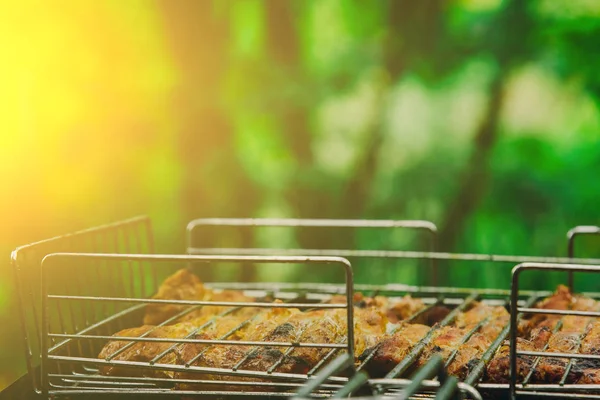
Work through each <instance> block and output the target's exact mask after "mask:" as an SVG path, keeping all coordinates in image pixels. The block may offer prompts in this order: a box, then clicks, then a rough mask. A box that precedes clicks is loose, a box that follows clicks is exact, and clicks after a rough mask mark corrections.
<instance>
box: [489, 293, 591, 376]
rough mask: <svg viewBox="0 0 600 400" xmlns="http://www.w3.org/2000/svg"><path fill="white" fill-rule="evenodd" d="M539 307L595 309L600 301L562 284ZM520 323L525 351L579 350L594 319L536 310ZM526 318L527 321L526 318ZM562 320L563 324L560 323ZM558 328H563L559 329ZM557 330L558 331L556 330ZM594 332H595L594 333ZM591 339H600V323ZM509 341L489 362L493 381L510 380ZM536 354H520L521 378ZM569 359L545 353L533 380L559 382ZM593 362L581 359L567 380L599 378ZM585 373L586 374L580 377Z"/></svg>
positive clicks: (518, 366) (520, 339)
mask: <svg viewBox="0 0 600 400" xmlns="http://www.w3.org/2000/svg"><path fill="white" fill-rule="evenodd" d="M535 307H536V308H543V309H557V310H577V311H593V310H596V309H598V307H599V306H598V302H597V301H595V300H593V299H591V298H588V297H585V296H580V295H575V296H574V295H571V293H570V291H569V289H568V288H567V287H565V286H562V285H560V286H559V287H558V289H557V290H556V292H555V293H554V294H553V295H552V296H550V297H548V298H546V299H544V300H542V301H541V302H539V303H537V304H536V306H535ZM525 321H526V322H524V323H522V324H521V325H520V326H519V336H524V337H526V338H528V340H526V339H524V338H519V340H518V341H517V348H518V349H519V350H525V351H542V350H544V349H545V351H548V352H554V353H558V352H560V353H562V352H567V353H568V352H576V351H577V350H578V346H579V344H578V343H579V341H580V339H581V335H585V332H586V326H588V324H589V323H590V321H591V319H590V318H588V317H580V316H564V317H563V316H561V315H555V314H534V315H533V316H529V319H527V320H525ZM522 322H523V321H522ZM559 322H560V325H558V324H559ZM593 325H595V324H592V328H591V329H590V330H589V332H588V333H587V335H586V336H585V338H587V337H590V336H589V335H590V334H592V331H593ZM558 328H560V330H558V331H556V330H557V329H558ZM554 331H556V332H554ZM593 336H594V335H593V334H592V337H593ZM590 341H591V342H593V341H596V342H597V343H600V326H599V327H598V336H597V338H596V339H591V340H590ZM584 344H585V339H584V341H583V343H582V344H581V349H580V350H581V352H584V351H585V350H584ZM599 347H600V345H599ZM508 349H509V342H508V341H505V343H504V344H503V345H502V346H501V347H500V348H499V349H498V351H497V352H496V355H495V356H494V358H493V359H492V361H491V362H490V363H489V365H488V367H487V375H488V378H489V379H490V380H491V381H492V382H502V383H506V382H508V374H509V371H508V369H509V358H508V354H509V350H508ZM535 360H536V357H531V356H518V359H517V370H518V378H519V380H523V379H524V378H525V376H527V374H528V373H529V371H530V370H531V367H532V366H533V364H534V362H535ZM568 362H569V360H568V359H559V358H549V357H542V358H540V359H539V362H538V364H537V366H536V368H535V371H534V372H533V374H532V381H533V382H539V383H557V382H559V381H560V380H561V378H562V376H563V375H564V373H565V370H566V366H567V365H568ZM588 367H589V364H587V365H586V363H585V362H581V361H580V362H577V363H576V364H575V365H574V366H573V368H572V369H571V371H570V373H569V376H568V377H567V382H575V381H577V380H578V379H579V380H580V381H582V382H583V380H585V379H587V381H588V383H589V382H590V381H592V380H594V379H596V376H598V374H596V373H595V372H594V371H593V368H588ZM582 376H585V377H586V378H580V377H582Z"/></svg>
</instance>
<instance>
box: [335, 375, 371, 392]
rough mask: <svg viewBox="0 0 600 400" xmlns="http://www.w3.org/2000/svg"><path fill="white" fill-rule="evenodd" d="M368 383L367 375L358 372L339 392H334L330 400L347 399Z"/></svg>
mask: <svg viewBox="0 0 600 400" xmlns="http://www.w3.org/2000/svg"><path fill="white" fill-rule="evenodd" d="M368 383H369V375H367V373H366V372H364V371H361V372H358V373H356V374H355V375H354V376H352V377H351V378H350V379H349V380H348V383H346V384H345V385H344V386H343V387H342V388H341V389H340V390H338V391H337V392H335V394H334V395H333V396H331V398H332V399H344V398H346V397H349V396H351V395H352V394H353V393H355V392H356V391H357V390H359V389H360V388H362V387H364V386H365V385H366V384H368Z"/></svg>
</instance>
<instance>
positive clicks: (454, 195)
mask: <svg viewBox="0 0 600 400" xmlns="http://www.w3.org/2000/svg"><path fill="white" fill-rule="evenodd" d="M0 3H1V6H0V8H1V12H0V57H1V58H0V60H1V62H0V83H1V86H0V93H1V94H0V127H1V139H0V178H1V181H0V184H1V185H2V188H3V193H2V196H0V254H1V255H2V257H1V260H2V261H0V316H1V317H0V325H1V326H2V328H0V341H1V342H0V343H1V346H0V388H2V387H4V386H5V385H7V384H9V383H10V382H11V381H12V380H14V379H16V378H17V377H18V376H19V375H20V374H22V373H23V372H24V363H23V361H22V357H21V354H22V351H21V337H20V336H21V335H20V331H19V326H18V323H17V321H18V319H17V314H16V305H15V293H14V290H13V276H12V271H11V269H10V264H9V254H10V251H11V250H12V249H14V248H15V247H16V246H18V245H20V244H25V243H29V242H32V241H35V240H39V239H43V238H46V237H50V236H53V235H56V234H60V233H65V232H68V231H72V230H75V229H81V228H85V227H89V226H93V225H96V224H100V223H106V222H110V221H115V220H118V219H122V218H126V217H130V216H134V215H138V214H147V215H150V216H151V217H152V219H153V223H154V228H155V233H156V241H157V244H158V246H157V247H158V250H159V251H161V252H169V253H172V252H175V253H180V252H182V251H184V230H185V225H186V222H187V221H189V220H190V219H192V218H197V217H306V218H377V219H426V220H431V221H433V222H435V223H436V224H437V225H438V227H439V241H438V245H439V249H441V250H444V251H463V252H482V253H483V252H485V253H496V254H528V255H547V256H565V255H566V239H565V234H566V232H567V230H568V229H569V228H571V227H573V226H575V225H578V224H599V223H600V196H599V195H600V112H599V106H600V72H599V71H600V41H599V39H598V38H599V37H600V2H599V1H596V0H413V1H400V0H388V1H383V0H382V1H360V0H297V1H292V0H238V1H232V0H218V1H211V0H126V1H122V0H103V1H79V0H77V1H66V0H54V1H52V2H49V1H36V2H32V1H28V0H27V1H10V0H5V1H1V2H0ZM263 236H264V235H263ZM263 236H261V237H260V238H257V237H254V236H252V235H251V234H250V235H242V236H240V237H236V238H235V239H234V240H233V241H234V242H236V241H237V242H236V243H237V245H245V246H250V245H258V244H257V242H259V241H265V240H266V241H268V240H269V236H268V235H267V236H266V239H265V237H263ZM273 238H278V239H281V237H279V236H277V235H274V236H273V235H272V237H271V239H273ZM288 239H289V238H288ZM289 240H291V241H295V243H296V244H298V243H300V244H301V245H307V246H309V245H313V246H315V245H319V246H324V247H326V246H333V247H341V246H342V244H341V243H342V242H343V243H344V244H343V246H345V247H346V248H382V247H385V246H388V245H390V243H393V240H389V239H386V240H383V239H380V238H379V237H375V236H374V235H369V234H356V235H354V234H353V235H352V236H351V237H348V236H338V235H320V236H314V235H305V236H298V237H293V238H291V239H289ZM399 240H400V241H401V242H402V243H401V244H402V245H403V246H404V248H408V247H414V248H416V246H418V245H420V243H419V240H417V239H415V240H412V239H410V240H409V239H404V238H403V239H399ZM317 242H318V243H317ZM236 243H234V244H236ZM599 243H600V239H598V238H596V240H595V241H594V238H582V240H581V242H580V243H578V252H579V253H580V254H582V255H585V256H598V255H599V254H600V250H599V247H600V246H599ZM388 247H389V246H388ZM392 247H394V246H392ZM396 247H402V246H396ZM510 267H511V266H510V265H507V266H506V267H504V268H501V267H497V266H489V265H478V266H472V265H471V266H464V267H460V268H458V267H457V268H453V269H451V270H448V269H443V276H442V278H443V280H444V281H445V282H447V283H449V284H453V285H461V286H486V287H508V285H509V277H510ZM417 268H418V267H417V266H416V265H413V264H410V263H408V264H406V265H405V266H404V267H403V268H398V269H396V270H394V271H395V272H393V273H392V279H395V280H397V281H402V282H406V283H419V282H420V281H419V279H421V278H422V277H421V278H419V274H418V273H417V272H416V271H417ZM358 276H359V277H360V278H361V280H363V281H368V279H369V277H370V276H371V274H370V273H364V272H363V273H362V274H358ZM387 276H388V277H389V274H388V275H387ZM578 282H579V283H578V285H579V286H578V287H581V288H582V289H587V290H591V289H596V290H597V289H598V286H600V285H599V282H600V280H598V279H591V280H590V279H589V277H588V279H586V280H583V279H581V280H579V281H578ZM533 283H534V284H538V285H543V284H546V283H548V282H545V281H544V279H541V280H540V279H538V280H537V281H535V282H533ZM550 283H551V284H555V283H556V282H550Z"/></svg>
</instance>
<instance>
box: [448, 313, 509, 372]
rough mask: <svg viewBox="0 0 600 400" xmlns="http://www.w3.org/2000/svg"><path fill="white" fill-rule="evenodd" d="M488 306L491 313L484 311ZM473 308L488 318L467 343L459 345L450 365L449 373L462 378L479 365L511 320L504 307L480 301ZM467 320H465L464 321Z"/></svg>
mask: <svg viewBox="0 0 600 400" xmlns="http://www.w3.org/2000/svg"><path fill="white" fill-rule="evenodd" d="M486 307H487V308H489V313H485V312H483V310H484V309H485V308H486ZM473 310H474V313H473V314H477V313H479V315H480V317H482V316H485V315H487V317H484V318H486V319H487V322H486V323H485V324H484V325H483V326H481V327H480V328H479V330H478V331H477V332H476V333H474V334H473V335H472V336H471V337H470V338H469V339H468V340H467V341H466V342H465V343H463V344H461V345H459V346H458V349H457V351H456V355H455V356H454V360H453V361H452V362H451V363H450V365H448V373H449V374H450V375H453V376H456V377H458V378H460V379H464V378H465V377H466V376H467V375H468V374H469V372H470V371H471V368H473V367H474V366H475V365H477V363H478V362H479V360H480V358H481V356H483V354H484V353H485V352H486V350H487V349H488V348H489V347H490V346H491V345H492V343H493V342H494V340H496V338H497V337H498V335H499V334H500V332H502V329H504V327H505V326H506V324H507V323H508V322H509V320H510V315H509V313H508V311H506V309H505V308H504V307H489V306H485V305H483V306H482V305H481V303H480V304H479V305H476V306H475V307H474V308H473ZM465 314H466V313H465ZM461 320H462V319H461ZM466 322H467V321H464V320H463V322H462V323H466ZM473 322H474V321H473ZM478 323H479V322H478ZM476 325H477V324H475V326H476ZM468 326H471V325H465V327H468ZM471 329H473V328H471Z"/></svg>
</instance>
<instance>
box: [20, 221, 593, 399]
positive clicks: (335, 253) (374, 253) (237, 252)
mask: <svg viewBox="0 0 600 400" xmlns="http://www.w3.org/2000/svg"><path fill="white" fill-rule="evenodd" d="M195 221H202V224H200V225H218V223H225V224H226V225H227V226H236V224H237V223H242V224H245V225H243V226H311V227H331V225H329V224H330V223H332V221H333V223H334V225H333V226H338V227H354V228H369V227H389V228H410V229H424V230H428V231H430V232H431V236H432V237H433V240H432V241H431V243H432V244H430V247H431V248H432V250H435V248H434V246H435V232H436V230H435V228H431V227H435V225H433V224H431V223H426V221H384V222H383V223H381V222H373V221H361V220H307V221H308V222H302V221H304V220H282V219H277V220H274V219H270V220H257V219H208V220H207V219H203V220H195ZM207 221H209V223H206V222H207ZM223 221H225V222H223ZM335 221H342V222H339V223H338V224H337V225H335V223H336V222H335ZM424 222H425V223H424ZM138 224H140V226H142V227H145V229H146V232H147V233H146V234H147V239H148V243H147V244H146V246H147V249H148V250H149V251H150V252H152V251H153V247H154V244H153V238H152V234H151V225H150V220H149V219H148V218H147V217H138V218H134V219H131V220H126V221H122V222H118V223H115V224H108V225H104V226H101V227H98V228H92V229H88V230H85V231H80V232H77V233H75V234H70V235H64V236H61V237H57V238H53V239H49V240H46V241H42V242H37V243H34V244H31V245H27V246H22V247H20V248H18V249H16V250H15V251H14V252H13V253H12V255H11V261H12V263H13V267H14V269H15V272H16V274H15V275H16V282H17V288H18V290H17V292H18V293H19V300H20V302H19V307H20V310H21V313H20V314H21V316H20V318H21V324H22V327H23V331H24V338H25V343H26V356H27V366H28V369H29V371H30V375H31V376H32V383H33V387H34V389H35V390H36V392H38V393H44V394H52V395H62V394H67V393H68V394H69V395H74V394H89V393H94V394H97V391H85V390H80V391H79V392H75V391H69V390H66V391H64V393H63V392H62V391H60V390H55V391H52V392H50V391H49V390H44V386H45V385H41V387H40V385H39V383H40V382H37V381H36V374H35V373H34V368H35V366H34V364H33V361H34V359H35V358H36V355H35V353H34V352H33V351H32V348H33V346H32V345H31V343H32V341H33V342H35V339H32V337H33V335H31V334H30V330H29V328H28V327H27V322H26V315H27V314H28V313H29V311H33V314H34V318H35V313H36V312H35V299H34V297H35V294H34V293H33V291H31V290H30V292H29V293H27V290H24V291H23V290H22V286H23V276H22V275H23V273H22V272H23V271H21V269H22V267H23V266H22V265H21V262H20V261H21V258H22V255H23V253H27V252H28V251H30V250H32V249H33V250H37V249H38V248H42V249H43V248H45V246H47V245H59V246H64V245H65V244H68V245H69V246H70V245H72V243H71V242H72V241H73V239H76V238H81V237H86V236H92V237H93V236H94V235H96V234H98V235H107V236H108V237H112V236H111V235H117V236H115V237H118V235H120V233H119V232H121V231H120V230H121V229H128V227H131V226H132V225H134V226H137V225H138ZM273 224H274V225H273ZM286 224H290V225H286ZM429 224H431V225H429ZM384 225H385V226H384ZM190 227H192V230H193V229H196V228H197V227H198V225H195V224H194V221H192V222H191V223H190V224H188V236H187V237H188V252H190V253H196V252H202V253H203V254H209V255H210V256H217V257H218V256H219V255H223V254H225V253H226V254H228V255H230V257H250V258H247V259H246V258H243V259H240V260H246V261H251V260H256V259H255V258H254V259H253V258H252V257H260V256H264V255H266V254H268V255H269V256H272V257H275V258H277V257H281V256H308V257H343V256H353V257H365V258H391V259H424V260H429V261H430V262H432V265H433V266H434V267H435V261H436V260H463V261H491V262H497V263H517V262H518V263H533V262H537V263H567V262H571V263H573V262H578V263H580V264H581V265H580V266H584V267H585V268H587V267H586V266H587V265H595V264H600V260H599V259H574V258H573V257H572V256H573V253H569V256H570V257H568V258H565V257H531V256H504V255H491V254H467V253H441V252H435V251H429V252H416V251H385V250H336V249H331V250H323V249H231V248H227V249H205V248H195V247H193V246H191V243H192V240H191V238H192V232H191V230H190ZM134 231H135V229H134ZM572 231H573V232H575V233H576V234H582V232H580V230H578V229H577V228H574V230H571V231H569V232H570V233H569V236H568V239H569V249H570V251H571V249H572V248H573V247H572V244H571V243H572V240H573V239H574V237H575V236H576V235H575V234H573V235H571V232H572ZM584 231H585V230H584ZM599 231H600V229H599ZM583 233H586V234H587V233H590V232H588V231H585V232H583ZM594 234H595V232H594ZM123 236H124V243H125V245H124V246H125V247H129V248H132V247H133V246H131V243H137V246H138V247H142V245H141V243H140V242H141V241H140V236H139V231H135V233H133V232H130V236H128V235H127V234H126V233H123ZM136 237H137V238H136ZM136 240H137V242H136ZM93 246H96V245H93ZM67 247H68V246H67ZM71 247H72V246H71ZM96 248H102V246H96ZM118 248H119V246H118V245H117V246H115V249H116V250H117V252H118ZM101 250H105V249H101ZM48 254H53V255H52V256H51V257H50V258H52V257H62V256H75V257H82V256H84V257H87V256H98V257H109V258H110V257H115V255H114V254H111V253H106V252H102V253H94V252H92V253H89V252H84V253H80V252H78V253H75V254H73V253H72V254H56V255H55V253H54V252H50V253H48ZM231 255H233V256H231ZM116 257H117V258H121V259H128V260H129V261H143V260H144V257H147V256H141V255H140V254H139V253H136V254H119V255H118V256H116ZM158 257H161V256H158ZM163 257H171V256H165V255H163ZM174 257H177V259H178V260H179V261H182V260H184V261H185V260H187V261H193V257H194V256H193V255H189V256H182V255H179V256H174ZM187 257H192V258H187ZM50 258H49V259H50ZM150 258H152V257H150ZM562 266H563V265H559V266H558V267H557V266H556V265H555V266H554V267H552V268H553V270H557V269H560V268H561V267H562ZM40 267H41V264H40ZM139 267H140V268H142V266H141V264H140V265H139ZM132 268H133V267H132ZM43 270H44V269H43V268H42V271H43ZM564 270H565V271H567V272H569V273H570V272H573V271H574V269H572V270H571V269H568V268H567V269H564ZM132 271H133V270H132ZM594 271H596V269H594ZM569 275H571V274H569ZM513 276H514V275H513ZM154 277H155V278H154V281H155V284H157V283H158V282H157V280H156V272H154ZM213 286H214V287H219V284H216V285H213ZM233 286H236V285H232V288H233ZM242 286H243V285H242ZM251 286H252V285H249V286H247V287H248V288H249V289H250V288H251ZM259 286H262V284H259ZM317 286H318V285H317ZM324 287H329V288H330V289H331V288H333V286H332V285H324ZM352 287H353V288H357V289H358V290H361V288H363V287H364V289H363V290H379V291H386V290H387V291H406V292H412V293H415V294H416V293H421V294H426V295H436V294H440V293H442V292H444V293H445V294H455V295H459V294H461V295H462V294H464V293H467V292H469V291H472V290H471V289H458V288H443V287H438V286H432V287H420V288H417V287H412V286H409V285H401V284H398V285H384V286H382V285H352ZM335 290H337V291H338V292H339V289H335ZM478 291H479V292H481V293H482V294H484V295H485V296H488V295H489V296H498V295H502V296H511V298H514V297H513V296H515V292H516V296H517V297H518V298H523V296H533V295H537V296H542V295H544V294H546V295H547V294H549V293H547V292H531V291H522V290H519V287H518V284H517V285H515V284H514V283H513V285H512V288H511V291H506V290H494V289H492V290H478ZM23 293H25V296H23ZM346 293H350V291H348V290H347V291H346ZM593 295H594V296H595V297H600V295H599V294H597V293H594V294H593ZM27 296H30V297H31V299H32V304H33V305H34V308H33V309H32V310H28V309H27V306H26V301H25V299H24V297H27ZM42 299H43V300H44V299H46V297H45V296H43V298H42ZM349 304H350V307H349V309H350V308H351V307H352V302H350V303H349ZM513 305H514V306H515V307H517V308H518V305H517V303H513ZM44 309H45V307H44ZM350 314H351V313H349V315H350ZM515 315H516V314H515ZM512 326H513V327H514V326H515V325H514V324H513V325H512ZM507 329H508V327H505V330H503V331H502V333H501V334H500V336H499V337H498V339H497V340H496V341H494V344H493V345H492V346H490V348H489V349H488V351H486V353H485V354H484V357H483V359H485V358H486V357H487V356H489V357H491V356H493V354H494V352H495V350H496V349H497V348H498V347H499V346H500V345H501V343H502V341H503V340H504V338H502V339H501V340H500V338H501V337H502V336H503V335H505V336H504V337H506V336H507V335H509V334H511V337H512V331H511V332H509V331H508V330H507ZM44 333H46V334H47V332H41V335H42V337H40V341H41V340H42V338H43V337H46V338H47V335H44ZM513 343H515V342H514V341H513V342H511V345H512V344H513ZM423 346H424V345H423ZM492 349H493V350H492ZM44 354H45V355H46V356H47V355H48V354H47V352H42V353H41V354H40V356H42V358H43V355H44ZM417 355H418V354H417ZM415 357H416V356H415ZM513 358H514V357H513ZM413 361H414V360H413ZM488 361H489V359H488ZM480 365H481V366H482V367H481V368H480V367H479V366H478V367H477V368H476V371H479V373H482V372H483V369H482V368H483V367H484V366H485V362H484V361H483V360H482V361H481V362H480ZM399 370H402V368H399ZM472 376H474V375H473V374H470V375H469V377H467V379H466V380H465V382H466V383H467V384H475V385H476V386H477V387H479V388H482V389H486V390H502V391H510V393H511V395H513V396H514V395H516V394H517V392H516V391H515V390H516V389H515V386H511V384H507V385H504V384H485V383H483V384H482V383H479V382H477V381H478V378H473V377H472ZM38 378H40V381H41V383H45V381H44V379H48V376H46V377H44V373H42V374H41V375H40V376H38ZM335 378H336V377H332V378H330V381H331V382H333V383H334V384H338V385H339V384H342V383H343V382H344V380H343V379H341V380H340V379H335ZM387 379H388V380H389V381H390V382H391V381H394V378H392V377H391V376H389V377H388V378H387ZM400 381H402V380H401V379H400V380H398V379H395V382H396V383H398V382H400ZM376 382H377V380H370V383H372V384H374V383H376ZM379 382H380V383H382V382H383V381H382V380H379ZM253 384H254V383H253ZM576 386H577V385H571V386H569V385H565V386H564V387H561V388H560V390H563V392H557V391H556V390H558V389H559V388H557V385H529V387H530V388H532V390H538V392H539V391H540V390H544V391H545V393H546V394H548V395H551V394H552V395H555V396H557V397H560V396H565V395H567V396H578V395H579V394H578V393H576V392H574V391H576V390H578V389H582V390H583V389H591V388H592V387H593V389H594V390H598V391H600V385H579V386H584V387H583V388H578V387H576ZM595 386H598V387H595ZM380 388H381V390H384V387H383V386H382V385H380ZM565 389H566V390H567V391H566V392H565V391H564V390H565ZM104 393H106V394H108V395H110V394H112V393H123V392H122V391H121V392H119V391H114V392H111V391H110V390H106V391H104ZM191 393H192V392H190V394H191ZM193 393H194V394H197V392H193ZM160 394H163V395H164V394H165V393H160ZM175 394H176V395H184V394H186V392H183V391H178V392H177V393H175ZM205 394H206V395H211V393H208V392H207V393H205ZM212 394H214V395H224V394H225V395H230V394H232V393H231V392H225V391H220V392H219V391H214V392H212ZM256 394H257V395H260V396H265V394H266V393H265V392H259V393H256ZM272 394H273V395H281V393H272ZM519 394H521V393H519ZM581 396H582V397H584V395H581ZM598 398H600V395H598Z"/></svg>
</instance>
